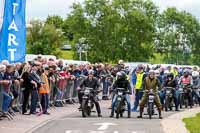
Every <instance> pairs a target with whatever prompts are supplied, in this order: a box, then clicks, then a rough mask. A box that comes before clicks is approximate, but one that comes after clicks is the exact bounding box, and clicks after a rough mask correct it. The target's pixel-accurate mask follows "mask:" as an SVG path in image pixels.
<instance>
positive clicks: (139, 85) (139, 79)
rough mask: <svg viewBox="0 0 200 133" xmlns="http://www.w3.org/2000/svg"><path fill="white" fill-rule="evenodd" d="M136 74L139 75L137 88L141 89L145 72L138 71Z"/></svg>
mask: <svg viewBox="0 0 200 133" xmlns="http://www.w3.org/2000/svg"><path fill="white" fill-rule="evenodd" d="M136 76H137V80H136V85H135V89H137V90H139V89H141V88H142V82H143V76H144V73H138V74H137V75H136Z"/></svg>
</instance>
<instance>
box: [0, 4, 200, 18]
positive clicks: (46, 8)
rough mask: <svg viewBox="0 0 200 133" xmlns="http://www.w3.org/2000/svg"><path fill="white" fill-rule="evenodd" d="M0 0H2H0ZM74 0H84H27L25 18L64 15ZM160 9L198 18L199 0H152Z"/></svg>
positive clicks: (199, 11) (199, 16)
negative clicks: (188, 13) (176, 10)
mask: <svg viewBox="0 0 200 133" xmlns="http://www.w3.org/2000/svg"><path fill="white" fill-rule="evenodd" d="M0 1H2V0H0ZM75 1H84V0H27V20H31V19H33V18H39V19H43V20H44V19H45V18H46V17H47V16H48V15H55V14H56V15H60V16H62V17H66V13H69V12H70V6H71V5H72V3H73V2H75ZM153 1H154V2H155V3H156V5H158V6H159V7H160V8H161V10H164V9H166V8H167V7H171V6H175V7H177V8H178V9H179V10H186V11H188V12H190V13H192V14H193V15H194V16H196V17H197V18H198V19H199V20H200V0H153Z"/></svg>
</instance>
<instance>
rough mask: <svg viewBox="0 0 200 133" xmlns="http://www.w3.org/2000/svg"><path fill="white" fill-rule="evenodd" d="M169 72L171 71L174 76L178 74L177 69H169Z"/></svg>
mask: <svg viewBox="0 0 200 133" xmlns="http://www.w3.org/2000/svg"><path fill="white" fill-rule="evenodd" d="M171 73H173V75H174V77H176V76H178V71H176V70H175V69H171Z"/></svg>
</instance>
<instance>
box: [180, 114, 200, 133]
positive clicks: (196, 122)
mask: <svg viewBox="0 0 200 133" xmlns="http://www.w3.org/2000/svg"><path fill="white" fill-rule="evenodd" d="M183 121H184V122H185V124H186V128H187V129H188V130H189V131H190V133H200V113H199V114H197V115H196V116H195V117H191V118H184V119H183Z"/></svg>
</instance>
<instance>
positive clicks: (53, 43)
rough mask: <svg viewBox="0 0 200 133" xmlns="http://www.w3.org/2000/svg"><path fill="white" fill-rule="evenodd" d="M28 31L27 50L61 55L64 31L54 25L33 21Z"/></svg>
mask: <svg viewBox="0 0 200 133" xmlns="http://www.w3.org/2000/svg"><path fill="white" fill-rule="evenodd" d="M30 25H31V27H29V28H28V31H27V51H28V53H31V54H45V55H49V54H52V55H55V56H59V55H60V51H59V49H58V48H60V46H61V44H62V41H63V40H62V33H61V31H60V30H57V29H56V27H54V25H51V24H43V23H42V22H41V21H38V20H37V21H31V22H30Z"/></svg>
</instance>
